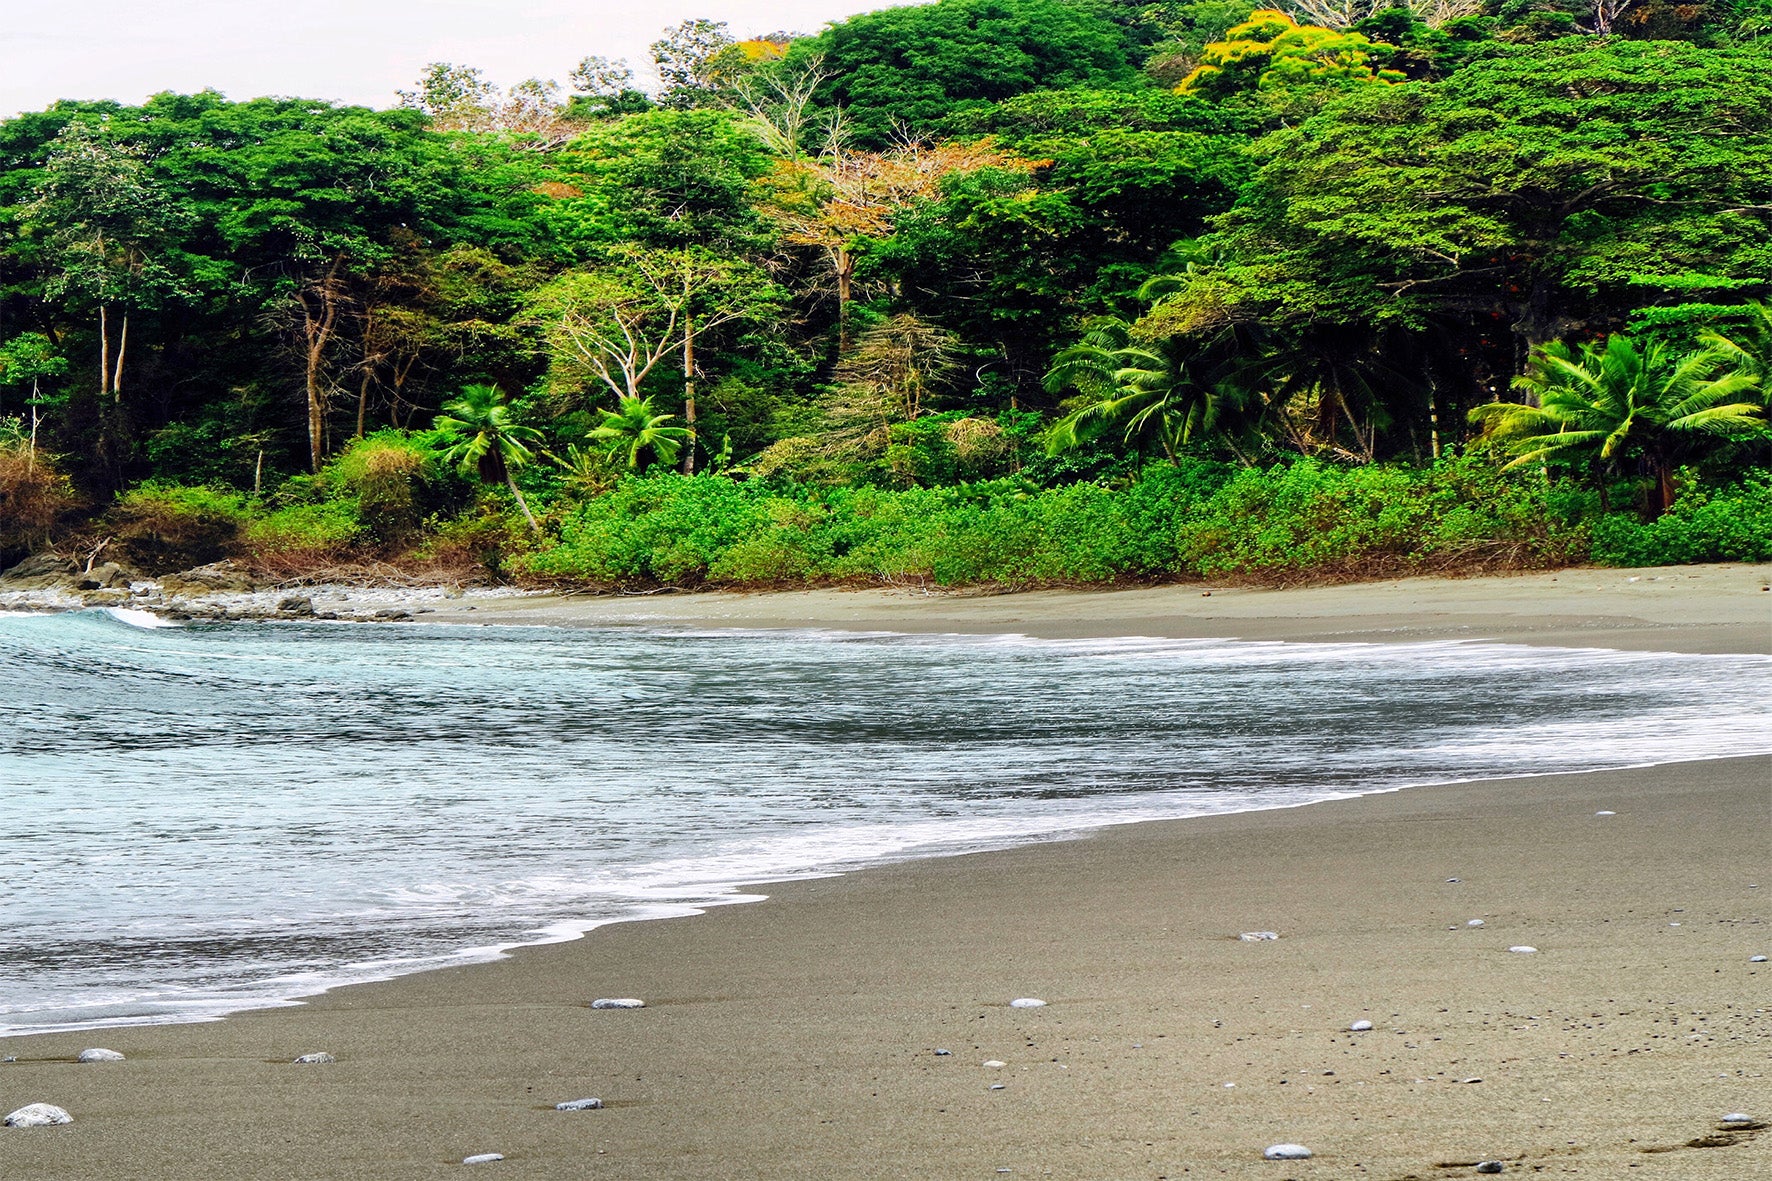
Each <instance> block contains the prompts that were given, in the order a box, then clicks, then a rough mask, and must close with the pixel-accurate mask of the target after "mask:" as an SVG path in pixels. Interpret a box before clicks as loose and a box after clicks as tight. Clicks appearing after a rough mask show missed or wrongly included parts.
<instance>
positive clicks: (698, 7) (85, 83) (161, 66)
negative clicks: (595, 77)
mask: <svg viewBox="0 0 1772 1181" xmlns="http://www.w3.org/2000/svg"><path fill="white" fill-rule="evenodd" d="M899 2H903V0H899ZM893 3H894V0H688V2H679V0H660V2H658V3H623V2H621V0H63V2H62V3H48V2H46V0H35V2H29V0H27V2H24V3H17V4H8V5H6V8H7V9H8V11H7V12H6V13H5V15H4V16H3V17H0V117H3V116H10V115H14V114H17V113H18V112H20V111H31V110H40V109H42V108H43V107H46V106H48V105H49V104H50V103H52V102H54V101H55V100H56V99H58V98H81V99H94V98H112V99H117V100H119V101H122V102H126V103H137V102H140V101H141V100H142V99H144V98H146V97H147V96H148V95H150V94H154V93H156V92H158V91H162V90H177V91H183V92H191V91H197V90H203V89H205V88H213V89H216V90H219V91H221V92H222V93H223V94H226V95H227V96H228V97H229V98H233V99H246V98H253V97H256V96H258V95H264V94H274V95H290V96H299V97H302V98H325V99H334V100H339V101H347V102H354V103H366V104H368V105H370V106H377V107H384V106H391V105H393V103H394V102H395V101H396V100H395V98H394V90H395V88H396V87H402V86H405V87H410V86H411V85H412V83H413V81H414V79H416V78H417V77H418V75H419V72H420V71H421V70H423V69H424V67H425V64H426V63H428V62H434V61H448V62H456V63H458V64H461V65H472V66H479V67H480V68H481V69H483V70H485V71H486V74H487V76H488V77H489V78H491V79H492V80H493V81H495V82H498V83H500V84H502V85H509V84H510V83H512V82H516V81H520V80H521V79H524V78H530V77H542V78H551V79H553V80H555V81H557V82H560V83H561V84H562V85H565V84H566V81H567V79H566V75H567V72H568V71H569V70H571V69H572V67H573V66H574V65H575V64H576V63H577V62H578V60H579V59H580V58H582V57H584V56H585V55H587V54H602V55H603V56H605V57H625V58H628V59H629V61H630V62H631V63H632V64H633V66H634V68H635V72H636V73H637V74H644V73H646V72H647V71H649V70H650V66H651V60H650V58H649V56H648V54H647V49H646V47H647V46H648V45H649V44H650V43H651V42H653V41H654V40H656V39H657V38H658V35H659V32H660V31H661V30H662V29H664V28H665V27H666V26H669V25H675V24H677V23H678V22H680V21H683V20H686V19H688V18H690V17H707V18H709V19H712V20H723V21H727V22H728V23H730V25H731V26H732V33H733V35H734V36H737V37H740V38H743V37H746V36H753V35H755V34H758V33H768V32H774V31H775V30H777V29H786V30H788V31H790V32H801V33H812V32H817V31H818V29H819V28H821V27H822V26H823V25H824V23H825V22H826V21H830V20H835V19H838V18H841V17H845V16H850V15H853V14H854V13H857V12H866V11H869V10H871V9H876V8H885V7H888V6H890V5H891V4H893Z"/></svg>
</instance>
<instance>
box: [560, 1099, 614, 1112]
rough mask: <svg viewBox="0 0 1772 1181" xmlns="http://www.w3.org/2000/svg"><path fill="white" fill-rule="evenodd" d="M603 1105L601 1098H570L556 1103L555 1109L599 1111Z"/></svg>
mask: <svg viewBox="0 0 1772 1181" xmlns="http://www.w3.org/2000/svg"><path fill="white" fill-rule="evenodd" d="M602 1106H603V1100H601V1099H568V1100H567V1101H566V1102H564V1103H556V1104H554V1110H555V1111H598V1110H600V1109H601V1108H602Z"/></svg>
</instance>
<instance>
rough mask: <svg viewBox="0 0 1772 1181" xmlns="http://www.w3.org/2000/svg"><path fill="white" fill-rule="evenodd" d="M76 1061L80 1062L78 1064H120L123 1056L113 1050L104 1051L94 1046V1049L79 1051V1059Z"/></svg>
mask: <svg viewBox="0 0 1772 1181" xmlns="http://www.w3.org/2000/svg"><path fill="white" fill-rule="evenodd" d="M78 1061H80V1062H121V1061H123V1055H121V1054H119V1053H118V1052H117V1051H115V1050H105V1049H100V1048H98V1047H96V1046H95V1047H94V1048H92V1049H90V1050H81V1051H80V1057H79V1059H78Z"/></svg>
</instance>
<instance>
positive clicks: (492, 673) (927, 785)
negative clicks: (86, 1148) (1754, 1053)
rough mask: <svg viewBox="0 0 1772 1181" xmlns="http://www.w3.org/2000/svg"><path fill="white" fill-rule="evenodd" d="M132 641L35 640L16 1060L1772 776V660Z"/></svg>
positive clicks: (636, 643)
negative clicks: (82, 1037)
mask: <svg viewBox="0 0 1772 1181" xmlns="http://www.w3.org/2000/svg"><path fill="white" fill-rule="evenodd" d="M127 618H128V617H124V618H119V617H118V616H114V615H112V614H109V613H105V612H83V613H79V614H70V615H40V616H25V615H0V669H3V670H4V676H3V678H0V718H3V719H4V721H3V724H0V857H4V864H5V867H6V869H5V873H4V877H3V882H0V914H4V915H5V916H6V922H5V924H4V928H3V930H0V1032H12V1033H16V1032H22V1031H33V1030H45V1029H54V1028H69V1027H101V1026H104V1025H107V1024H118V1023H133V1022H142V1021H163V1020H188V1019H196V1018H201V1017H206V1016H213V1015H216V1014H218V1013H222V1012H226V1011H229V1010H233V1009H239V1008H243V1007H249V1006H255V1005H261V1004H266V1003H276V1002H283V1001H287V1000H288V999H289V998H291V997H295V996H300V995H305V994H310V993H313V992H315V991H318V990H320V989H323V988H326V987H329V986H332V985H336V984H340V983H346V982H350V981H356V980H365V979H373V978H377V977H384V976H388V975H393V974H398V973H401V972H407V971H414V970H418V969H420V968H424V967H430V966H436V965H440V964H445V963H457V962H463V961H466V960H472V959H476V958H485V957H487V956H489V955H492V954H495V951H496V949H498V948H502V947H508V946H511V945H514V944H519V943H526V942H538V941H543V940H547V939H557V938H568V937H571V936H572V935H574V934H576V933H578V932H581V931H583V930H585V929H587V928H588V927H591V926H595V925H597V924H598V923H601V922H608V921H611V920H615V919H622V918H634V917H644V916H649V915H662V914H678V913H684V912H686V911H689V910H691V909H694V908H698V907H702V906H707V905H712V904H718V903H722V902H730V901H735V900H740V899H742V898H743V897H744V895H742V894H739V893H738V892H737V889H736V888H737V887H738V886H739V885H740V884H741V883H744V882H755V881H762V880H772V879H774V880H779V879H783V878H789V877H796V876H805V875H811V874H818V873H829V872H834V871H840V870H843V869H846V868H852V867H855V866H859V865H864V864H869V863H875V862H879V861H882V860H890V859H897V858H904V857H912V856H925V855H933V854H939V853H949V852H957V851H962V850H969V849H978V848H985V847H995V846H1003V845H1009V844H1015V843H1020V842H1026V841H1030V840H1039V839H1046V838H1050V837H1054V836H1060V835H1064V834H1069V833H1075V832H1079V831H1082V830H1085V829H1088V828H1091V827H1094V826H1098V825H1102V824H1108V823H1115V822H1121V821H1131V820H1144V819H1153V818H1158V817H1170V816H1186V815H1198V814H1204V813H1211V812H1223V811H1235V810H1242V809H1249V808H1263V807H1278V806H1286V805H1292V804H1298V803H1303V802H1307V801H1310V800H1316V799H1324V798H1329V797H1332V796H1336V795H1343V794H1349V793H1357V792H1367V791H1376V790H1386V789H1390V788H1395V787H1400V786H1405V785H1408V784H1415V783H1423V782H1434V781H1445V780H1453V779H1471V778H1484V777H1493V776H1503V775H1529V774H1536V773H1544V772H1553V771H1566V770H1581V769H1588V768H1592V767H1596V766H1618V765H1625V764H1637V763H1646V762H1659V761H1670V760H1676V759H1692V758H1703V757H1710V756H1717V755H1735V754H1745V753H1750V752H1751V751H1754V750H1767V749H1772V725H1768V722H1769V721H1772V704H1769V703H1772V693H1769V692H1768V689H1769V688H1772V661H1769V660H1767V659H1765V658H1761V657H1749V656H1730V657H1700V656H1678V655H1668V654H1643V653H1622V652H1606V651H1597V650H1563V649H1532V648H1524V647H1510V646H1502V645H1482V644H1424V645H1395V646H1382V645H1351V644H1350V645H1323V644H1272V643H1240V642H1222V641H1171V640H1142V639H1121V640H1106V641H1041V640H1031V639H1023V638H1015V637H1011V638H1001V637H997V638H975V637H958V636H897V635H852V634H834V633H821V632H811V631H808V632H787V633H780V632H770V633H765V632H731V631H729V632H687V631H683V632H669V631H644V630H635V629H619V630H558V629H548V628H464V627H443V626H423V625H412V626H399V625H393V626H377V627H360V626H359V627H352V626H345V625H328V624H323V623H312V624H292V623H264V624H225V625H191V626H183V627H163V628H157V629H150V628H146V627H140V626H133V625H132V624H131V623H130V622H128V621H127ZM144 622H145V621H144ZM1519 790H1521V791H1531V790H1532V783H1531V781H1530V780H1523V781H1521V783H1520V784H1519Z"/></svg>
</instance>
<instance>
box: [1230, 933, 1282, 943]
mask: <svg viewBox="0 0 1772 1181" xmlns="http://www.w3.org/2000/svg"><path fill="white" fill-rule="evenodd" d="M1279 937H1280V936H1279V934H1278V933H1277V932H1274V931H1244V932H1243V933H1242V934H1241V935H1238V936H1237V938H1238V939H1240V940H1242V941H1243V942H1244V943H1271V942H1273V941H1274V940H1275V939H1278V938H1279Z"/></svg>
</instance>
